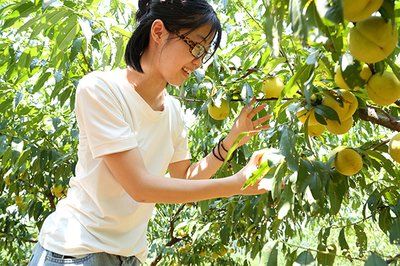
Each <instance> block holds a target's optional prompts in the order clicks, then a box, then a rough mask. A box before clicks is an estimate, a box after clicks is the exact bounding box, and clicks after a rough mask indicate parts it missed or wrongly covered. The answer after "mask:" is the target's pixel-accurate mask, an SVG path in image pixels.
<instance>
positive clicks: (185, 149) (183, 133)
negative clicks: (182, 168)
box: [171, 99, 192, 163]
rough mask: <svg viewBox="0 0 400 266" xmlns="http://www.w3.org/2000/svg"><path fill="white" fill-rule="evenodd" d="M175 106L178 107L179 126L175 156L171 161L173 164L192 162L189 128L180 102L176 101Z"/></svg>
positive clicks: (175, 142) (177, 128)
mask: <svg viewBox="0 0 400 266" xmlns="http://www.w3.org/2000/svg"><path fill="white" fill-rule="evenodd" d="M174 101H176V102H177V103H176V102H175V106H176V111H177V113H176V116H177V119H176V120H177V126H176V127H174V128H176V130H177V131H176V132H174V133H175V134H174V135H175V139H174V154H173V156H172V159H171V163H175V162H179V161H183V160H190V159H191V158H192V157H191V155H190V150H189V144H188V143H189V139H188V128H187V126H186V125H185V121H184V115H183V109H182V107H181V105H180V104H179V101H178V100H176V99H174Z"/></svg>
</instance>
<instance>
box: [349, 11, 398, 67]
mask: <svg viewBox="0 0 400 266" xmlns="http://www.w3.org/2000/svg"><path fill="white" fill-rule="evenodd" d="M397 42H398V34H397V30H396V27H393V26H392V22H391V21H388V22H386V21H385V20H384V19H383V18H381V17H370V18H368V19H366V20H363V21H360V22H358V23H357V25H356V26H355V27H353V28H352V29H350V33H349V49H350V53H351V54H352V55H353V57H354V58H356V59H357V60H359V61H362V62H365V63H376V62H379V61H381V60H383V59H385V58H386V57H388V56H389V55H390V54H391V53H392V52H393V50H394V48H395V47H396V45H397Z"/></svg>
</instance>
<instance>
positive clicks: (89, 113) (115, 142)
mask: <svg viewBox="0 0 400 266" xmlns="http://www.w3.org/2000/svg"><path fill="white" fill-rule="evenodd" d="M112 89H115V88H110V87H109V85H108V83H105V82H104V81H102V79H100V78H99V77H96V76H95V75H94V74H89V75H88V76H85V77H83V78H82V79H81V80H80V81H79V84H78V88H77V91H76V98H75V101H76V102H75V106H76V107H75V112H76V117H77V122H78V126H79V129H80V131H83V132H84V135H85V137H86V141H87V142H88V145H89V148H90V150H91V152H92V156H93V158H98V157H101V156H103V155H106V154H111V153H116V152H121V151H126V150H130V149H133V148H135V147H137V146H138V142H137V139H136V136H135V133H134V132H133V131H132V129H131V127H130V126H129V124H128V123H127V122H126V120H125V118H124V115H123V111H122V106H121V104H120V102H119V101H118V99H117V98H116V97H115V94H114V93H113V91H112ZM84 139H85V138H84Z"/></svg>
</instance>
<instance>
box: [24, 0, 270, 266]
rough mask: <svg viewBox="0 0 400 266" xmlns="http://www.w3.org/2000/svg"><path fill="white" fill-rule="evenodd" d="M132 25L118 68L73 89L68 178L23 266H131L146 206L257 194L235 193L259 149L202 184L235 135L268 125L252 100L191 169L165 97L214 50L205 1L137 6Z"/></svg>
mask: <svg viewBox="0 0 400 266" xmlns="http://www.w3.org/2000/svg"><path fill="white" fill-rule="evenodd" d="M136 19H137V22H138V25H137V28H136V30H135V32H134V33H133V35H132V37H131V39H130V40H129V43H128V45H127V48H126V53H125V61H126V64H127V66H128V67H127V69H116V70H112V71H108V72H106V71H104V72H100V71H95V72H92V73H90V74H88V75H86V76H85V77H83V78H82V79H81V81H80V83H79V85H78V89H77V92H76V110H75V111H76V118H77V122H78V127H79V146H78V163H77V166H76V176H75V177H73V178H71V180H70V188H69V190H68V195H67V196H66V198H64V199H62V200H60V201H59V203H58V205H57V208H56V211H55V212H54V213H52V214H51V215H49V217H47V219H46V220H45V222H44V224H43V226H42V228H41V231H40V234H39V242H38V243H37V244H36V246H35V249H34V254H33V256H32V259H31V262H30V265H63V264H69V265H121V264H123V265H140V263H143V262H144V261H145V259H146V255H147V242H146V229H147V224H148V221H149V219H150V217H151V215H152V210H153V208H154V205H155V203H186V202H194V201H201V200H206V199H213V198H219V197H230V196H233V195H238V194H242V195H257V194H261V193H265V192H266V190H265V189H264V188H261V187H259V185H258V184H257V185H254V186H252V187H249V188H247V189H246V190H241V187H242V185H243V183H244V182H245V181H246V180H247V178H248V177H249V176H250V174H251V172H252V171H253V170H255V169H256V168H257V166H258V164H259V160H260V158H261V156H262V152H257V153H255V154H254V155H253V156H252V158H251V159H250V160H249V162H248V164H247V165H246V166H245V167H244V168H243V169H242V170H241V171H239V172H238V173H236V174H234V175H233V176H228V177H225V178H220V179H213V180H209V178H210V177H211V176H212V175H214V174H215V172H216V171H217V170H218V168H219V167H220V166H221V165H222V163H223V161H224V159H225V157H226V156H227V152H226V150H228V149H229V148H230V146H231V145H232V144H233V142H234V140H235V139H236V138H237V137H238V135H239V134H240V133H242V132H245V131H251V130H253V131H254V133H253V135H254V134H255V133H257V132H258V131H260V130H263V129H266V128H267V127H268V126H264V125H262V124H263V123H264V122H266V121H267V120H268V118H269V117H268V116H265V117H262V118H260V119H257V120H255V121H252V118H253V117H255V115H256V114H257V113H258V112H260V111H261V110H262V109H263V108H264V107H265V106H264V105H261V106H259V107H257V108H253V107H252V105H253V104H254V101H252V103H251V104H250V105H248V106H246V107H245V108H243V110H242V112H241V114H240V115H239V117H238V118H237V119H236V120H235V123H234V125H233V127H232V130H231V131H230V133H229V134H228V135H227V136H226V138H225V139H223V140H222V141H220V143H219V144H218V145H217V146H216V147H214V149H213V152H211V153H210V154H209V155H207V156H206V157H205V158H203V159H202V160H200V161H199V162H197V163H192V164H191V163H190V159H191V157H190V154H189V149H188V143H187V135H186V130H185V127H184V122H183V116H182V109H181V106H180V104H179V102H178V101H177V100H176V99H174V98H173V97H171V96H169V95H168V93H167V92H166V90H165V87H166V85H167V84H172V85H177V86H179V85H181V84H182V83H183V82H184V81H185V80H187V78H188V77H189V75H190V74H191V73H192V72H193V71H194V70H195V69H197V68H198V67H200V66H201V64H202V61H204V60H206V59H208V58H209V57H210V55H212V53H213V52H215V49H216V48H217V47H218V45H219V42H220V39H221V25H220V22H219V20H218V18H217V16H216V14H215V12H214V10H213V9H212V7H211V6H210V5H209V4H208V3H207V2H206V0H165V1H162V0H161V1H160V0H150V1H149V0H144V1H139V11H138V12H137V14H136ZM248 140H249V137H247V138H245V139H244V140H243V141H242V142H241V143H240V144H241V145H242V144H244V143H246V142H247V141H248ZM167 170H168V172H169V174H170V176H171V177H172V178H166V177H165V176H164V175H165V173H166V171H167Z"/></svg>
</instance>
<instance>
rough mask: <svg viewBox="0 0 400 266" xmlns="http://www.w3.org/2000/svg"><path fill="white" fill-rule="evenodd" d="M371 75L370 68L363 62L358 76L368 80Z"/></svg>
mask: <svg viewBox="0 0 400 266" xmlns="http://www.w3.org/2000/svg"><path fill="white" fill-rule="evenodd" d="M371 76H372V72H371V69H370V68H369V66H368V65H367V64H364V65H363V66H362V69H361V72H360V77H361V78H362V79H363V80H365V81H368V80H369V78H370V77H371Z"/></svg>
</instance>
